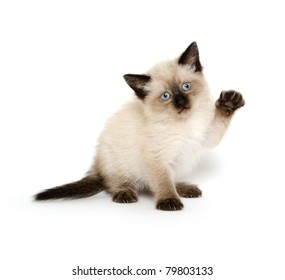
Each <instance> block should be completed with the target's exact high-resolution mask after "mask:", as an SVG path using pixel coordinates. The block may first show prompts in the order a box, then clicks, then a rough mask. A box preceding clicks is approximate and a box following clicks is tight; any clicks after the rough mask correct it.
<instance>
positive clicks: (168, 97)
mask: <svg viewBox="0 0 285 280" xmlns="http://www.w3.org/2000/svg"><path fill="white" fill-rule="evenodd" d="M170 97H171V95H170V93H169V92H167V91H166V92H164V93H163V94H162V95H161V96H160V98H161V99H162V100H164V101H166V100H168V99H170Z"/></svg>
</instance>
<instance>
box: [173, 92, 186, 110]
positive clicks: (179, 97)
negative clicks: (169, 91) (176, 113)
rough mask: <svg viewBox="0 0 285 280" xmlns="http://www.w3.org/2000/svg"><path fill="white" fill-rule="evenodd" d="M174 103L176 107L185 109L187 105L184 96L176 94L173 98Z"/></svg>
mask: <svg viewBox="0 0 285 280" xmlns="http://www.w3.org/2000/svg"><path fill="white" fill-rule="evenodd" d="M174 103H175V105H176V106H178V107H185V106H186V105H187V104H188V99H187V97H186V96H185V95H184V94H177V95H175V97H174Z"/></svg>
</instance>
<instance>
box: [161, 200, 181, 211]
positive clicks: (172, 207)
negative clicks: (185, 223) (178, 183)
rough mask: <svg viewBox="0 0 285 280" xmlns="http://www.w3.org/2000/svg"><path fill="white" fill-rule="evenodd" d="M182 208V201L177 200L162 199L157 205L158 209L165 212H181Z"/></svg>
mask: <svg viewBox="0 0 285 280" xmlns="http://www.w3.org/2000/svg"><path fill="white" fill-rule="evenodd" d="M182 208H183V204H182V202H181V201H180V199H177V198H167V199H161V200H159V201H158V202H157V204H156V209H159V210H165V211H176V210H181V209H182Z"/></svg>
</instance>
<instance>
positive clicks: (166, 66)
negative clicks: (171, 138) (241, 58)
mask: <svg viewBox="0 0 285 280" xmlns="http://www.w3.org/2000/svg"><path fill="white" fill-rule="evenodd" d="M124 78H125V80H126V82H127V83H128V84H129V86H130V87H131V88H132V89H133V90H134V91H135V93H136V95H137V96H138V98H140V99H142V100H143V102H144V104H145V109H146V110H147V111H148V112H149V113H152V114H156V115H157V114H160V115H165V117H171V118H173V117H174V118H185V117H187V116H188V115H189V114H190V113H191V111H192V110H193V109H194V108H195V106H196V107H197V106H198V105H199V104H198V103H199V100H200V101H201V102H203V98H204V96H203V95H208V91H207V83H206V81H205V79H204V77H203V74H202V66H201V64H200V61H199V53H198V48H197V45H196V43H192V44H191V45H190V46H189V47H188V48H187V49H186V51H185V52H184V53H183V54H182V55H181V56H180V58H179V59H178V60H177V59H175V60H173V61H166V62H162V63H159V64H157V65H155V66H154V67H153V68H152V69H151V70H150V71H149V72H148V73H147V74H146V75H132V74H128V75H125V76H124Z"/></svg>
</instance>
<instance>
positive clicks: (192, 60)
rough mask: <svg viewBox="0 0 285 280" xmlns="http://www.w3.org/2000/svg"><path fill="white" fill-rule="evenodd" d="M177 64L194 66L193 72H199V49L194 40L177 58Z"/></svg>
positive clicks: (200, 66) (200, 69)
mask: <svg viewBox="0 0 285 280" xmlns="http://www.w3.org/2000/svg"><path fill="white" fill-rule="evenodd" d="M178 63H179V64H184V65H185V64H188V65H191V66H194V67H195V72H201V71H202V69H203V67H202V65H201V63H200V60H199V50H198V46H197V43H196V42H193V43H192V44H191V45H190V46H189V47H188V48H187V49H186V50H185V52H184V53H183V54H182V55H181V56H180V58H179V59H178Z"/></svg>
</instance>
